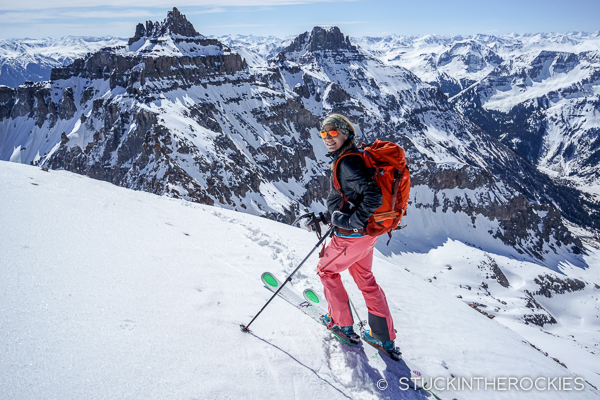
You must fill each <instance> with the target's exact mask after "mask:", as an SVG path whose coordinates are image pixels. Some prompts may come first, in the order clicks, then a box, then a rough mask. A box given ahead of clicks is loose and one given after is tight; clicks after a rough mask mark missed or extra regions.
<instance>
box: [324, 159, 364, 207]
mask: <svg viewBox="0 0 600 400" xmlns="http://www.w3.org/2000/svg"><path fill="white" fill-rule="evenodd" d="M352 155H356V156H360V157H362V154H361V151H360V150H351V151H347V152H345V153H344V154H342V155H341V156H339V157H338V158H337V159H336V160H335V162H334V163H333V172H332V176H331V179H332V180H333V188H334V189H335V190H336V191H337V192H338V193H339V194H341V195H342V197H343V198H344V200H346V201H348V199H346V196H344V194H343V193H342V185H340V181H339V179H338V164H339V163H340V161H341V160H342V158H344V157H346V156H352Z"/></svg>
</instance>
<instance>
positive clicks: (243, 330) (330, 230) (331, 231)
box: [240, 225, 334, 332]
mask: <svg viewBox="0 0 600 400" xmlns="http://www.w3.org/2000/svg"><path fill="white" fill-rule="evenodd" d="M333 228H334V226H333V225H332V226H331V228H329V229H328V230H327V232H326V233H325V234H324V235H323V236H322V237H321V239H319V241H318V242H317V244H316V245H315V247H313V249H312V250H311V251H310V253H308V255H307V256H306V257H305V258H304V260H302V262H301V263H300V265H298V266H297V267H296V269H295V270H294V272H292V273H291V274H290V276H288V277H287V279H286V280H285V281H284V282H283V284H282V285H281V286H280V287H279V289H277V291H276V292H275V293H274V294H273V296H271V298H270V299H269V301H267V303H266V304H265V305H264V306H263V308H261V309H260V311H259V312H258V314H256V315H255V316H254V318H252V321H250V323H249V324H248V325H244V324H242V325H240V328H241V329H242V332H249V329H248V327H249V326H250V325H251V324H252V323H253V322H254V320H255V319H256V318H257V317H258V316H259V315H260V313H261V312H263V310H264V309H265V308H267V306H268V305H269V303H270V302H271V300H273V299H274V298H275V296H277V294H278V293H279V291H280V290H281V289H283V287H284V286H285V285H286V283H288V282H290V281H291V280H292V276H294V274H295V273H296V272H297V271H298V270H299V269H300V267H301V266H302V264H304V263H305V262H306V260H308V258H309V257H310V256H311V255H312V253H314V252H315V250H316V249H317V248H318V247H319V246H320V245H321V243H323V242H324V241H325V239H327V237H328V236H329V235H331V234H332V233H333Z"/></svg>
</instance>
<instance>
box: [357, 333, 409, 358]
mask: <svg viewBox="0 0 600 400" xmlns="http://www.w3.org/2000/svg"><path fill="white" fill-rule="evenodd" d="M363 339H365V340H366V341H367V342H369V344H371V345H372V346H374V347H377V348H378V349H381V350H383V351H385V352H386V353H388V354H389V356H390V357H391V359H392V360H394V361H398V360H400V359H401V358H402V353H401V352H400V348H398V347H396V346H394V341H393V340H379V339H375V338H374V337H373V335H372V334H371V331H364V332H363Z"/></svg>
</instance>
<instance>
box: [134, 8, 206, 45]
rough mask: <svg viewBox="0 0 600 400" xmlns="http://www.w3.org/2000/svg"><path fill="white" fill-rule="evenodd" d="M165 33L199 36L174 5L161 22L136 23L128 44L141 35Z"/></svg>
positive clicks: (151, 35)
mask: <svg viewBox="0 0 600 400" xmlns="http://www.w3.org/2000/svg"><path fill="white" fill-rule="evenodd" d="M167 34H175V35H181V36H187V37H197V36H200V34H199V33H198V32H196V29H194V26H193V25H192V23H191V22H190V21H188V20H187V18H186V17H185V15H184V14H181V13H180V12H179V10H178V9H177V8H176V7H173V11H169V12H168V13H167V18H165V20H164V21H163V22H162V23H161V22H158V21H157V22H152V21H146V26H144V24H141V23H140V24H137V26H136V28H135V35H134V36H133V37H132V38H130V39H129V42H128V44H129V45H131V44H133V43H135V42H137V41H138V40H139V39H141V38H143V37H160V36H164V35H167Z"/></svg>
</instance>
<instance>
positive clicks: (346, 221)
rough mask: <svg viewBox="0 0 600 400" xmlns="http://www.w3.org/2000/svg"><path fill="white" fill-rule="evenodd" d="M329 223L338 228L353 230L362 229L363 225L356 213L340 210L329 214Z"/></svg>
mask: <svg viewBox="0 0 600 400" xmlns="http://www.w3.org/2000/svg"><path fill="white" fill-rule="evenodd" d="M331 223H332V224H333V225H335V226H337V227H338V228H342V229H348V230H354V229H363V228H364V227H365V225H364V224H363V223H362V222H360V220H359V219H358V215H356V213H354V214H352V215H348V214H346V213H343V212H341V211H334V212H333V214H332V215H331Z"/></svg>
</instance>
